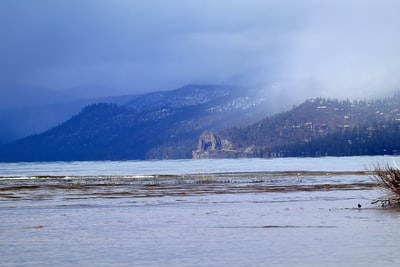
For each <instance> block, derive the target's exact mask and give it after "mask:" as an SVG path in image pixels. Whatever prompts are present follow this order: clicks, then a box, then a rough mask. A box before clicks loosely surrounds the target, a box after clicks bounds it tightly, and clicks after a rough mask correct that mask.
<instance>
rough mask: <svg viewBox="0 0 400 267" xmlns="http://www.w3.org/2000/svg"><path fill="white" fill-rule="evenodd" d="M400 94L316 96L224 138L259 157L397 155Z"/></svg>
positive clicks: (233, 130) (223, 134) (399, 149)
mask: <svg viewBox="0 0 400 267" xmlns="http://www.w3.org/2000/svg"><path fill="white" fill-rule="evenodd" d="M399 136H400V95H399V94H397V95H395V96H393V97H390V98H385V99H380V100H371V101H349V100H347V101H338V100H335V99H324V98H316V99H310V100H307V101H305V102H304V103H302V104H300V105H298V106H296V107H294V108H293V109H292V110H290V111H287V112H283V113H280V114H277V115H274V116H270V117H267V118H265V119H263V120H261V121H259V122H257V123H255V124H253V125H250V126H248V127H242V128H231V129H227V130H225V131H222V132H221V133H220V138H222V139H227V140H229V141H230V142H231V143H232V147H233V149H235V150H241V151H246V150H247V151H248V150H251V151H252V152H253V153H254V155H256V156H257V157H304V156H307V157H315V156H355V155H385V154H387V155H393V154H398V153H399V152H400V138H399Z"/></svg>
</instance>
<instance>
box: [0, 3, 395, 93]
mask: <svg viewBox="0 0 400 267" xmlns="http://www.w3.org/2000/svg"><path fill="white" fill-rule="evenodd" d="M399 11H400V1H390V0H354V1H349V0H335V1H330V0H327V1H320V0H314V1H312V0H308V1H307V0H291V1H288V0H276V1H268V0H246V1H244V0H242V1H238V0H169V1H165V0H112V1H111V0H110V1H108V0H107V1H106V0H65V1H63V0H19V1H15V0H1V1H0V32H1V37H0V38H1V39H0V84H23V85H26V86H35V87H45V88H50V89H55V90H64V91H67V92H68V91H71V92H75V93H76V92H78V93H79V92H80V91H81V93H82V94H86V95H87V94H89V95H90V94H93V96H96V95H118V94H125V93H144V92H151V91H160V90H171V89H174V88H178V87H181V86H184V85H186V84H193V83H198V84H229V85H249V86H252V85H263V84H267V83H271V82H281V83H282V84H290V85H291V86H290V88H291V89H290V90H292V91H291V93H292V94H293V95H298V96H304V97H310V96H327V97H339V98H340V97H341V98H343V97H344V98H360V97H368V96H376V95H380V94H383V93H385V92H392V91H393V90H396V89H400V75H399V73H400V60H399V58H400V57H399V55H400V16H399V15H398V14H399Z"/></svg>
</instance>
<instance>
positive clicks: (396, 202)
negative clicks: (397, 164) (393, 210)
mask: <svg viewBox="0 0 400 267" xmlns="http://www.w3.org/2000/svg"><path fill="white" fill-rule="evenodd" d="M373 179H374V180H375V181H376V183H377V186H378V187H380V188H382V189H383V190H385V191H386V193H387V194H388V197H386V198H379V199H376V200H374V201H372V202H371V203H372V204H376V203H381V205H382V207H387V206H391V207H400V169H399V168H394V167H391V166H389V165H386V166H385V167H381V166H380V165H376V166H375V169H374V171H373Z"/></svg>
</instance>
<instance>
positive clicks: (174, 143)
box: [0, 85, 400, 162]
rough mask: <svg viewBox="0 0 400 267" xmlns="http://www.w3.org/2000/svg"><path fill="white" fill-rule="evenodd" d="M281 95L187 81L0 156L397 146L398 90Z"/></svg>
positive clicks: (227, 153)
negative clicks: (357, 95)
mask: <svg viewBox="0 0 400 267" xmlns="http://www.w3.org/2000/svg"><path fill="white" fill-rule="evenodd" d="M282 102H285V99H277V98H273V97H271V98H268V97H266V94H265V91H262V90H261V91H260V90H256V89H254V90H246V89H244V88H240V87H232V86H204V85H190V86H186V87H183V88H180V89H177V90H173V91H167V92H156V93H150V94H146V95H142V96H137V97H135V98H133V99H132V100H131V101H130V102H128V103H126V104H124V105H116V104H107V103H98V104H93V105H90V106H87V107H86V108H84V109H83V110H82V111H81V112H80V113H78V114H77V115H75V116H73V117H72V118H71V119H69V120H68V121H66V122H64V123H62V124H60V125H58V126H56V127H53V128H52V129H50V130H48V131H46V132H44V133H42V134H37V135H33V136H30V137H27V138H24V139H21V140H18V141H16V142H13V143H11V144H8V145H4V146H2V147H1V148H0V161H2V162H15V161H58V160H63V161H74V160H132V159H135V160H143V159H177V158H191V157H192V156H194V157H198V158H201V157H286V156H325V155H331V156H345V155H349V156H350V155H376V154H380V155H381V154H397V153H398V151H400V138H398V137H399V134H400V128H399V127H400V95H399V94H398V95H395V96H394V97H389V98H385V99H381V100H371V101H349V100H347V101H339V100H335V99H324V98H315V99H309V100H307V101H305V102H303V103H302V104H300V105H298V106H294V107H293V108H292V109H291V110H289V111H286V112H281V113H276V110H275V109H273V108H272V107H273V106H274V105H276V104H277V103H282ZM274 113H275V114H276V115H272V114H274ZM268 114H269V116H268ZM265 116H267V117H265ZM202 133H206V134H202ZM199 137H201V138H200V139H201V140H199ZM210 141H211V142H212V143H211V145H209V144H208V142H210ZM196 148H197V150H198V151H196ZM207 149H213V150H214V151H212V152H210V151H204V150H207ZM193 151H194V152H193ZM192 152H193V153H192Z"/></svg>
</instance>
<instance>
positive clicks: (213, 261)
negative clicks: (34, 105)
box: [0, 157, 400, 266]
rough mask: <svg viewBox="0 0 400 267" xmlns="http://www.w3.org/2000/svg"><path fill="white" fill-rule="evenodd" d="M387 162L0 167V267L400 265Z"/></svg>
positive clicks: (257, 161) (339, 160)
mask: <svg viewBox="0 0 400 267" xmlns="http://www.w3.org/2000/svg"><path fill="white" fill-rule="evenodd" d="M393 160H395V161H397V158H393V157H354V158H319V159H303V158H301V159H293V158H292V159H273V160H261V159H252V160H251V159H243V160H197V161H196V160H194V161H193V160H183V161H146V162H137V161H131V162H74V163H64V162H58V163H19V164H0V177H1V178H0V266H54V265H57V266H76V265H79V266H94V265H95V266H399V264H400V256H399V254H398V251H399V249H400V242H398V240H399V239H400V232H399V231H398V225H399V221H400V212H399V211H398V210H396V209H389V208H382V207H380V206H379V205H378V206H377V205H372V204H370V203H371V200H373V199H375V198H378V197H380V196H383V195H384V192H381V191H379V190H377V189H376V188H374V184H373V183H372V179H371V177H370V175H369V174H368V173H366V172H365V171H366V169H368V168H369V169H372V168H373V164H377V163H381V164H386V163H389V164H393ZM358 204H361V205H362V208H360V209H359V208H358V207H357V205H358Z"/></svg>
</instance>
